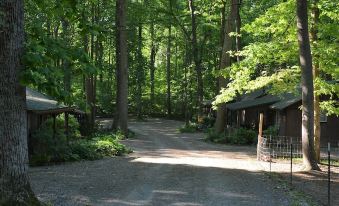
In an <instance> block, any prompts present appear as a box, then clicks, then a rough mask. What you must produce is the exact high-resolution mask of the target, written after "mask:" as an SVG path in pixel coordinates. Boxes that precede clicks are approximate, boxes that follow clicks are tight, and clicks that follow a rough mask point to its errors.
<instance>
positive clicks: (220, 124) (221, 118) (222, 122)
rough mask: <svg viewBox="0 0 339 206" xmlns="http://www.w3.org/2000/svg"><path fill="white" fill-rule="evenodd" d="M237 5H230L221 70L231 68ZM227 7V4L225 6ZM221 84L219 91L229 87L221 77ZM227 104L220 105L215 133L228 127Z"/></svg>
mask: <svg viewBox="0 0 339 206" xmlns="http://www.w3.org/2000/svg"><path fill="white" fill-rule="evenodd" d="M236 3H237V0H232V2H231V4H230V9H229V14H228V18H227V22H226V23H225V32H224V36H223V40H222V43H223V45H222V52H221V58H220V67H219V69H220V70H222V69H225V68H227V67H229V66H231V57H230V55H229V53H228V51H230V50H231V49H232V38H231V37H230V36H229V33H230V32H232V29H233V25H234V24H233V22H234V14H235V9H236V7H235V4H236ZM224 6H226V4H224ZM218 82H219V84H218V85H219V91H220V89H222V88H225V87H226V86H227V80H226V79H225V78H224V77H223V76H220V77H219V78H218ZM226 121H227V120H226V104H221V105H218V108H217V118H216V121H215V131H216V132H217V133H222V132H224V130H225V126H226Z"/></svg>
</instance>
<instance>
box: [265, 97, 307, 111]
mask: <svg viewBox="0 0 339 206" xmlns="http://www.w3.org/2000/svg"><path fill="white" fill-rule="evenodd" d="M300 101H301V95H293V94H290V96H286V97H285V98H283V99H282V100H281V101H279V102H277V103H275V104H272V105H271V106H270V108H271V109H275V110H283V109H286V108H287V107H289V106H291V105H293V104H295V103H297V102H300Z"/></svg>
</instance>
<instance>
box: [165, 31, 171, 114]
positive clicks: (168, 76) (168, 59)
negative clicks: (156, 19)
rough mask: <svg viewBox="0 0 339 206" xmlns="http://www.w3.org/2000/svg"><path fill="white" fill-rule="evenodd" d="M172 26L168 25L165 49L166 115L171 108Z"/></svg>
mask: <svg viewBox="0 0 339 206" xmlns="http://www.w3.org/2000/svg"><path fill="white" fill-rule="evenodd" d="M171 35H172V26H171V25H169V27H168V37H167V38H168V40H167V51H166V82H167V92H166V94H167V95H166V102H167V104H166V106H167V116H168V117H171V115H172V108H171V55H172V54H171V40H172V37H171Z"/></svg>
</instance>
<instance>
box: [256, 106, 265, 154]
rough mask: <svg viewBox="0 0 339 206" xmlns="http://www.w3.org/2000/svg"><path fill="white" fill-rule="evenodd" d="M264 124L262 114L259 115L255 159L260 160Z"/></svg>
mask: <svg viewBox="0 0 339 206" xmlns="http://www.w3.org/2000/svg"><path fill="white" fill-rule="evenodd" d="M263 123H264V114H263V113H260V115H259V133H258V144H257V159H258V160H260V159H261V158H260V147H261V143H262V129H263Z"/></svg>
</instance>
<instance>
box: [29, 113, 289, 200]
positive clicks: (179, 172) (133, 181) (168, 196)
mask: <svg viewBox="0 0 339 206" xmlns="http://www.w3.org/2000/svg"><path fill="white" fill-rule="evenodd" d="M181 125H182V123H181V122H177V121H171V120H160V119H151V120H148V121H146V122H131V123H130V128H131V129H132V130H133V131H135V132H136V134H137V135H136V137H135V138H133V139H130V140H126V141H124V143H125V144H127V145H128V146H129V147H131V148H132V149H133V150H134V153H132V154H130V155H128V156H125V157H116V158H107V159H103V160H98V161H83V162H76V163H67V164H63V165H57V166H48V167H35V168H31V170H30V176H31V180H32V187H33V189H34V191H35V193H36V194H37V196H38V197H39V199H41V200H42V201H44V202H47V203H51V204H52V205H65V206H66V205H67V206H73V205H83V206H85V205H87V206H89V205H91V206H92V205H93V206H94V205H99V206H101V205H102V206H106V205H118V206H120V205H121V206H139V205H155V206H162V205H164V206H167V205H173V206H201V205H211V206H218V205H223V206H225V205H230V206H240V205H244V206H250V205H260V206H265V205H267V206H273V205H274V206H279V205H292V201H291V198H290V197H288V195H287V194H286V193H285V191H283V189H280V187H278V186H277V184H276V183H274V182H273V181H272V180H270V179H269V178H268V177H267V176H266V175H264V174H263V173H262V172H261V171H260V168H259V167H258V166H257V164H256V162H255V148H254V147H237V146H225V145H216V144H211V143H206V142H204V141H203V140H202V138H203V135H202V134H179V133H178V132H177V128H178V127H179V126H181Z"/></svg>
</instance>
